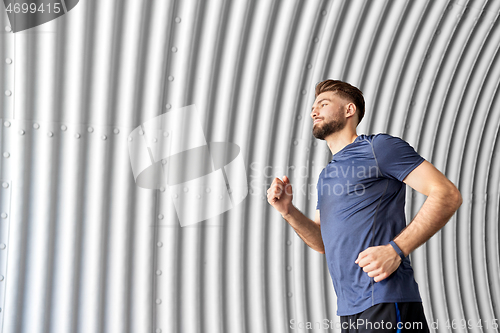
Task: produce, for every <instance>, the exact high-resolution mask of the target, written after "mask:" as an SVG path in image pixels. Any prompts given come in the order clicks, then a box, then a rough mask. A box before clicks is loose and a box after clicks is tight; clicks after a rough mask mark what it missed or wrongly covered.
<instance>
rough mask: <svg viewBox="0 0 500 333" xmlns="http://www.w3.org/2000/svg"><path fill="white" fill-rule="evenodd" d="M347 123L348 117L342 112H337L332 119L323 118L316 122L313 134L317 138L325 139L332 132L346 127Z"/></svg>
mask: <svg viewBox="0 0 500 333" xmlns="http://www.w3.org/2000/svg"><path fill="white" fill-rule="evenodd" d="M346 124H347V119H346V118H344V117H342V116H341V114H340V113H338V114H336V115H335V116H334V117H333V118H332V119H329V120H328V119H323V120H321V121H320V122H318V123H316V124H314V126H313V135H314V137H315V138H316V139H320V140H324V139H325V138H326V137H327V136H329V135H330V134H333V133H336V132H338V131H341V130H342V129H344V127H345V125H346Z"/></svg>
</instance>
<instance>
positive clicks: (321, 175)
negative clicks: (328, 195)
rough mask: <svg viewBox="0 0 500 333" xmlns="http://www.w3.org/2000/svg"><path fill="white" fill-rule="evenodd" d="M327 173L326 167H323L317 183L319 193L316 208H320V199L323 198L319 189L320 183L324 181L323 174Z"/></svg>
mask: <svg viewBox="0 0 500 333" xmlns="http://www.w3.org/2000/svg"><path fill="white" fill-rule="evenodd" d="M324 173H325V169H323V170H322V171H321V173H320V174H319V177H318V183H317V184H316V191H317V193H318V201H317V202H316V209H319V205H320V200H321V193H320V191H319V183H320V182H322V179H323V174H324Z"/></svg>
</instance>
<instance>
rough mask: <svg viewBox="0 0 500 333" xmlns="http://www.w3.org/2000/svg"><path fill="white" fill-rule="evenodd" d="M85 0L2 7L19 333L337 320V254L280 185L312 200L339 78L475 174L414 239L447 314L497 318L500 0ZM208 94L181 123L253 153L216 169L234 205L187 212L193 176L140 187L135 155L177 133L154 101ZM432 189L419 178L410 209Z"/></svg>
mask: <svg viewBox="0 0 500 333" xmlns="http://www.w3.org/2000/svg"><path fill="white" fill-rule="evenodd" d="M18 2H19V1H18ZM46 2H49V3H50V1H46ZM55 2H57V1H55ZM63 3H64V1H63ZM75 3H76V2H75V1H66V7H67V10H68V12H67V13H66V14H65V15H63V16H60V17H59V18H57V19H55V20H52V21H50V22H47V23H45V24H43V25H40V26H37V27H34V28H31V29H27V30H23V31H19V32H15V33H14V31H13V29H12V26H11V22H10V21H9V19H8V17H7V13H6V11H5V7H3V8H2V11H3V13H2V15H0V18H1V20H2V24H1V25H0V27H1V28H2V30H3V31H2V32H1V33H0V38H1V42H0V48H1V49H0V53H1V55H2V61H1V64H2V65H1V66H0V71H1V77H2V79H3V89H4V92H5V93H4V94H0V103H1V105H2V111H1V117H2V120H1V124H2V125H1V126H0V138H1V140H0V153H1V157H0V158H1V161H0V167H1V169H0V183H1V188H0V213H1V219H0V308H1V312H0V325H1V326H0V327H1V330H0V331H1V332H4V333H14V332H15V333H21V332H22V333H25V332H26V333H27V332H29V333H33V332H272V333H275V332H305V331H307V330H306V329H305V328H304V327H303V326H304V325H305V324H306V323H307V322H310V323H311V324H313V325H314V327H315V329H314V330H313V331H314V332H322V331H327V330H326V329H323V328H318V327H317V326H318V323H321V324H324V319H329V320H332V321H334V322H335V321H337V318H336V316H335V311H336V299H335V295H334V292H333V286H332V283H331V280H330V277H329V274H328V269H327V267H326V265H325V260H324V256H323V255H320V254H318V253H315V252H314V251H312V250H310V249H308V248H307V247H306V246H305V245H304V244H303V242H302V241H301V240H300V239H299V238H298V237H297V236H296V235H295V233H294V232H293V231H292V230H291V228H289V227H288V226H287V225H286V223H285V222H284V221H283V220H282V219H281V217H280V216H279V214H278V213H276V212H275V211H274V210H273V209H272V208H271V207H270V206H269V205H268V204H267V201H266V198H265V190H266V189H267V186H268V185H269V184H270V182H271V181H272V179H273V177H274V176H279V177H281V176H282V175H283V174H287V175H289V176H290V178H291V181H292V183H293V186H294V189H295V195H294V202H295V204H296V205H297V206H298V207H299V208H300V209H301V210H302V211H303V212H305V213H307V214H309V215H310V216H312V215H313V213H314V210H315V204H316V193H315V192H316V190H315V184H316V180H317V176H318V174H319V172H320V171H321V169H322V168H323V166H324V165H325V164H326V163H327V161H328V160H329V157H330V153H329V151H328V149H327V147H326V145H325V144H324V142H321V141H317V140H315V139H314V138H313V137H312V135H311V127H312V123H311V119H310V117H309V112H310V107H311V104H312V102H313V100H314V86H315V84H316V83H317V82H319V81H320V80H323V79H325V78H338V79H343V80H347V81H349V82H351V83H352V84H354V85H356V86H358V87H360V88H361V89H362V90H363V91H364V94H365V98H366V102H367V114H366V116H365V119H364V120H363V121H362V123H361V124H360V126H359V128H358V129H359V130H358V133H365V134H371V133H378V132H387V133H390V134H393V135H396V136H400V137H402V138H404V139H405V140H407V141H408V142H409V143H410V144H412V145H413V146H414V147H415V148H416V150H417V151H418V152H419V153H420V154H421V155H422V156H424V157H425V158H426V159H428V160H429V161H431V162H432V163H434V164H435V165H436V167H438V168H439V169H440V170H441V171H442V172H444V173H445V174H446V175H447V176H448V178H449V179H450V180H452V181H453V182H454V183H455V184H456V185H457V186H458V187H459V189H460V190H461V193H462V196H463V198H464V204H463V205H462V207H461V208H460V210H459V211H458V213H457V214H456V215H455V216H454V217H453V219H452V221H451V222H450V223H449V224H448V225H447V226H446V227H445V228H444V229H443V230H442V231H441V232H440V233H439V234H438V235H436V236H435V237H433V238H432V239H431V240H430V241H429V242H428V243H427V244H426V245H425V246H423V247H421V248H420V249H418V250H417V251H415V252H414V253H413V254H412V261H413V264H414V268H415V271H416V279H417V281H418V283H419V286H420V290H421V293H422V297H423V299H424V307H425V310H426V314H427V316H428V321H429V323H430V324H431V325H433V326H434V328H437V329H433V330H434V331H436V332H449V331H457V332H482V331H484V332H498V329H496V328H495V327H494V323H495V320H494V319H500V261H499V246H498V240H499V228H498V221H499V214H500V212H499V207H500V190H499V186H500V142H499V141H500V140H499V128H500V96H499V84H500V55H499V47H500V28H499V23H500V19H499V12H500V1H498V0H474V1H473V0H455V1H449V0H421V1H420V0H418V1H417V0H372V1H370V0H323V1H321V0H311V1H302V0H290V1H289V0H233V1H231V0H208V1H204V0H187V1H184V0H182V1H181V0H168V1H167V0H164V1H163V0H162V1H160V0H156V1H152V0H151V1H148V0H134V1H132V0H102V1H96V0H81V1H80V2H79V3H78V4H77V5H76V6H75V7H73V8H72V6H74V5H75ZM193 104H194V105H195V109H196V112H192V113H189V114H188V113H186V114H187V118H186V119H187V120H186V121H187V123H186V124H187V125H185V126H187V127H186V128H187V129H186V133H187V134H186V133H185V134H184V135H185V138H186V139H187V138H191V137H192V135H193V132H189V131H190V130H192V129H194V128H198V126H199V128H202V131H203V133H202V137H203V136H204V139H205V140H206V143H208V144H210V143H211V142H225V143H226V144H228V145H233V144H234V145H237V146H238V147H239V150H238V152H237V154H238V157H237V158H236V160H238V161H240V160H241V161H244V162H243V164H241V165H244V166H245V167H244V170H241V168H240V169H239V171H238V172H236V171H234V170H233V171H231V170H230V168H228V167H227V166H225V167H223V168H222V169H220V170H223V171H224V175H225V177H226V178H225V179H226V181H229V183H227V184H228V186H229V185H231V186H233V187H234V188H242V189H243V190H241V191H240V193H239V194H238V195H240V197H239V198H240V199H235V197H236V195H233V194H234V193H235V192H234V191H233V192H231V191H228V193H229V195H230V198H231V200H232V201H231V202H233V203H235V205H233V206H231V207H230V209H228V210H227V211H225V212H224V213H222V214H219V215H216V216H215V217H212V218H209V219H208V220H205V221H203V222H200V223H194V222H193V223H190V224H186V223H184V224H183V223H182V221H181V220H182V219H181V218H179V217H178V211H177V210H178V206H176V201H175V200H176V199H178V198H177V197H176V196H177V195H178V194H177V192H175V191H173V190H172V187H170V186H160V185H161V182H160V180H158V184H160V185H159V186H158V187H155V188H149V189H148V188H144V187H140V186H139V185H140V184H138V183H136V178H135V177H134V176H135V175H134V172H133V169H132V166H131V156H132V155H135V156H136V157H135V158H137V159H138V160H140V161H142V160H143V159H142V158H143V157H144V156H145V157H146V158H149V156H153V155H148V154H149V153H148V152H147V149H148V147H149V149H150V150H149V152H151V147H153V146H154V144H155V143H156V142H157V140H160V141H161V142H160V141H159V142H158V143H164V144H165V142H167V141H166V140H167V139H166V138H167V137H168V133H167V132H165V134H164V138H161V135H160V134H159V132H158V133H157V132H155V131H157V130H158V128H149V129H148V125H147V124H148V121H149V122H150V121H151V120H152V119H160V118H157V117H158V116H160V115H162V114H165V113H168V112H174V111H175V110H178V109H179V108H181V107H185V106H189V105H193ZM198 124H199V125H198ZM190 125H192V126H190ZM174 130H175V129H174ZM177 130H178V133H184V132H183V131H182V130H179V129H177ZM133 131H145V132H143V133H142V134H145V135H146V137H147V140H149V141H145V142H147V144H146V145H144V147H142V148H144V149H146V150H140V149H141V148H140V147H139V146H137V147H136V146H134V143H135V142H137V140H138V139H136V138H140V134H141V133H140V134H139V137H137V136H134V135H135V134H137V133H138V132H133ZM131 133H132V134H134V133H135V134H134V135H132V134H131ZM197 133H198V134H199V133H200V131H198V132H197ZM155 134H159V135H160V139H158V138H157V137H156V136H155ZM179 135H180V134H179ZM129 138H130V139H129ZM134 139H136V141H134ZM129 140H131V141H129ZM141 140H142V139H141ZM172 140H173V139H172ZM131 142H132V143H131ZM168 142H173V141H168ZM206 143H204V144H206ZM169 144H170V143H167V144H166V146H168V145H169ZM195 146H196V145H194V146H190V147H186V149H187V148H192V147H195ZM131 147H132V148H131ZM134 147H135V148H134ZM168 147H170V146H168ZM169 149H170V148H169ZM136 150H137V152H136V153H134V151H136ZM141 156H143V157H141ZM153 157H154V156H153ZM153 157H152V159H151V160H148V161H149V163H150V164H152V163H154V162H158V163H157V165H160V163H159V162H160V158H153ZM163 157H165V156H163ZM236 160H235V161H236ZM162 161H163V162H162V163H163V164H166V162H167V161H166V159H165V160H162ZM133 163H134V162H133V158H132V164H133ZM186 163H187V162H186ZM145 167H147V165H146V166H145ZM233 169H234V168H233ZM220 170H219V171H220ZM228 175H229V177H228ZM231 177H233V178H231ZM245 177H246V179H245ZM232 179H239V182H238V181H237V182H238V184H236V186H234V183H232V184H230V183H231V182H232ZM245 180H246V181H245ZM223 184H224V183H223ZM247 185H248V188H247V187H246V186H247ZM182 189H184V192H185V193H195V192H193V187H189V185H188V184H187V183H184V184H181V185H179V187H178V190H179V191H180V194H179V195H181V194H182V193H183V192H182ZM190 189H191V192H189V190H190ZM219 189H220V188H219ZM205 190H206V192H203V191H201V190H200V191H201V192H200V193H199V194H197V197H196V198H198V199H200V198H203V199H205V198H208V197H210V195H215V194H214V193H215V191H212V192H210V188H209V187H206V188H205ZM223 190H224V191H225V188H223ZM247 190H248V194H247ZM174 192H175V193H174ZM186 195H187V194H186ZM190 195H191V194H190ZM192 195H194V194H192ZM182 198H183V197H182ZM186 198H187V199H185V200H184V201H183V205H184V206H185V207H184V208H185V209H187V210H188V211H191V212H195V213H196V212H198V211H200V210H203V209H204V208H203V206H202V205H200V204H198V203H197V202H196V199H195V197H194V196H193V197H189V198H188V197H186ZM221 198H222V196H221ZM424 199H425V198H424V197H423V196H421V195H415V193H412V192H408V197H407V200H408V201H407V217H408V219H410V218H411V217H412V216H413V215H414V214H416V212H417V211H418V208H419V207H420V206H421V204H422V203H423V201H424ZM207 200H208V199H207ZM237 200H240V201H241V200H243V201H242V202H241V203H239V204H237V202H238V201H237ZM202 201H203V200H202ZM204 202H205V203H206V202H209V201H204ZM232 207H234V208H232ZM223 211H224V209H222V211H221V212H223ZM447 320H449V325H452V324H453V323H454V326H452V327H447V325H446V321H447ZM461 320H465V325H463V324H464V322H463V321H461ZM291 321H293V322H294V323H295V325H291ZM436 324H437V325H436ZM479 324H481V326H482V327H479ZM327 326H334V325H333V324H329V325H327ZM436 326H437V327H436ZM337 331H338V330H337Z"/></svg>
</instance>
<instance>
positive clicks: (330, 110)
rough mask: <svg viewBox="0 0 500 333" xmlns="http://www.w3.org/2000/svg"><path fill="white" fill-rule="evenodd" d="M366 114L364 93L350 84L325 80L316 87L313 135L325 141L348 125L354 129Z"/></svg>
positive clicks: (312, 115)
mask: <svg viewBox="0 0 500 333" xmlns="http://www.w3.org/2000/svg"><path fill="white" fill-rule="evenodd" d="M364 114H365V100H364V98H363V93H362V92H361V91H360V90H359V89H358V88H356V87H354V86H352V85H350V84H349V83H346V82H342V81H337V80H325V81H323V82H320V83H318V84H317V85H316V100H315V101H314V105H313V108H312V111H311V117H312V118H313V120H314V123H313V135H314V136H315V137H316V138H318V139H325V137H327V136H328V135H330V134H332V133H335V132H338V131H340V130H342V129H343V128H344V127H345V126H346V124H347V123H349V124H350V125H351V126H353V127H354V130H355V128H356V126H357V125H358V124H359V122H360V121H361V119H363V116H364Z"/></svg>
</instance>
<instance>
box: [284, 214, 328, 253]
mask: <svg viewBox="0 0 500 333" xmlns="http://www.w3.org/2000/svg"><path fill="white" fill-rule="evenodd" d="M282 216H283V218H284V219H285V220H286V221H287V222H288V224H290V225H291V226H292V228H293V229H294V230H295V232H296V233H297V235H299V237H300V238H302V240H303V241H304V242H305V243H306V244H307V245H308V246H309V247H310V248H312V249H313V250H316V251H318V252H320V253H325V246H324V244H323V238H322V237H321V227H320V226H319V225H318V224H317V223H315V222H314V221H313V220H311V219H309V218H307V217H306V216H305V215H304V214H302V213H301V212H300V211H299V210H298V209H297V208H295V206H291V208H290V210H289V211H288V213H287V214H283V215H282Z"/></svg>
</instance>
